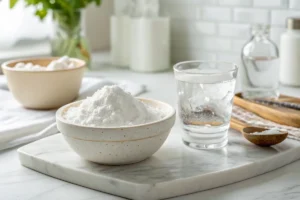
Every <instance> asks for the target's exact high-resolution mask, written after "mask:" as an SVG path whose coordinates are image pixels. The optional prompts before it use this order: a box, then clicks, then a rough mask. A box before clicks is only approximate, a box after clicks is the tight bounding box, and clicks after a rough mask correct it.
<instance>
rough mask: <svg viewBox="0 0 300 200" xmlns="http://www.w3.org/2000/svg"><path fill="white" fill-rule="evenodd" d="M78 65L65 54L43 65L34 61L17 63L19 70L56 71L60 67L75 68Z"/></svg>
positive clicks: (16, 67)
mask: <svg viewBox="0 0 300 200" xmlns="http://www.w3.org/2000/svg"><path fill="white" fill-rule="evenodd" d="M75 67H76V65H75V63H74V62H72V61H71V59H70V58H69V57H68V56H63V57H61V58H59V59H57V60H53V61H52V62H51V63H49V65H47V66H45V67H43V66H41V65H34V64H33V63H26V64H25V63H22V62H19V63H17V64H16V65H15V67H14V68H15V69H17V70H27V71H55V70H60V69H71V68H75Z"/></svg>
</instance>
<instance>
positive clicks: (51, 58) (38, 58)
mask: <svg viewBox="0 0 300 200" xmlns="http://www.w3.org/2000/svg"><path fill="white" fill-rule="evenodd" d="M58 58H60V57H51V56H50V57H28V58H20V59H14V60H8V61H6V62H4V63H2V65H1V68H2V69H3V71H4V70H8V71H14V72H24V73H51V72H62V71H72V70H78V69H81V68H84V67H85V66H86V62H85V61H84V60H82V59H79V58H72V57H70V60H71V61H75V62H77V63H79V66H78V67H74V68H69V69H57V70H51V71H33V70H20V69H18V70H17V69H15V68H14V67H9V66H8V65H9V64H12V63H17V62H24V61H29V60H51V61H53V60H55V59H58Z"/></svg>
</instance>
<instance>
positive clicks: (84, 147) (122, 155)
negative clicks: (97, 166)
mask: <svg viewBox="0 0 300 200" xmlns="http://www.w3.org/2000/svg"><path fill="white" fill-rule="evenodd" d="M139 99H140V100H141V101H143V102H144V103H145V104H147V105H149V106H153V107H156V108H158V109H159V110H160V111H161V112H162V113H164V118H163V119H160V120H157V121H154V122H150V123H146V124H141V125H135V126H127V127H112V128H105V127H88V126H82V125H76V124H72V123H70V122H68V121H67V120H66V119H65V117H64V114H65V112H67V110H68V109H69V108H70V107H73V106H78V105H79V104H80V103H81V101H79V102H74V103H70V104H68V105H65V106H63V107H61V108H60V109H59V110H58V111H57V112H56V123H57V128H58V130H59V131H60V132H61V133H62V134H63V136H64V138H65V140H66V141H67V142H68V144H69V145H70V147H71V148H72V149H73V150H74V151H75V152H76V153H77V154H78V155H79V156H80V157H82V158H84V159H86V160H89V161H93V162H97V163H101V164H108V165H123V164H131V163H136V162H139V161H142V160H145V159H146V158H148V157H150V156H151V155H152V154H154V153H155V152H156V151H157V150H158V149H159V148H160V147H161V146H162V144H163V143H164V142H165V140H166V139H167V137H168V135H169V133H170V130H171V128H172V127H173V125H174V122H175V109H174V108H173V107H172V106H170V105H168V104H166V103H163V102H160V101H156V100H151V99H142V98H139Z"/></svg>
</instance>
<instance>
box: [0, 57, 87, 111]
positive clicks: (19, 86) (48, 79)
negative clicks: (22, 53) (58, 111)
mask: <svg viewBox="0 0 300 200" xmlns="http://www.w3.org/2000/svg"><path fill="white" fill-rule="evenodd" d="M56 59H57V58H56V57H48V58H30V59H20V60H12V61H8V62H5V63H3V64H2V70H3V73H4V74H5V76H6V78H7V84H8V87H9V89H10V91H11V92H12V94H13V96H14V98H15V99H16V100H17V101H18V102H19V103H21V104H22V105H23V106H24V107H26V108H32V109H53V108H58V107H60V106H63V105H65V104H67V103H70V102H71V101H73V100H74V99H75V98H76V97H77V95H78V92H79V89H80V86H81V81H82V77H83V73H84V67H85V65H86V64H85V61H83V60H80V59H76V58H71V60H72V61H73V62H74V63H75V64H76V66H77V67H76V68H72V69H62V70H55V71H25V70H19V69H14V68H13V67H14V66H15V65H16V64H17V63H19V62H23V63H29V62H31V63H33V64H37V65H41V66H47V65H48V64H49V63H50V62H51V61H53V60H56Z"/></svg>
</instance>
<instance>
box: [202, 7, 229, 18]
mask: <svg viewBox="0 0 300 200" xmlns="http://www.w3.org/2000/svg"><path fill="white" fill-rule="evenodd" d="M202 19H204V20H211V21H230V20H231V10H230V8H220V7H204V8H202Z"/></svg>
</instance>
